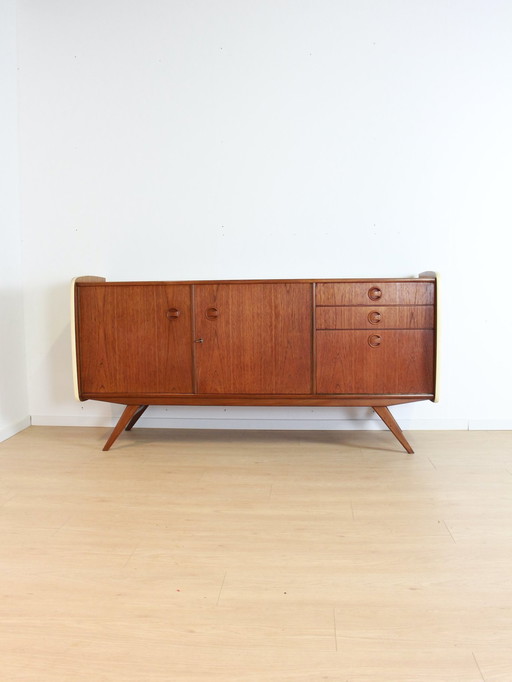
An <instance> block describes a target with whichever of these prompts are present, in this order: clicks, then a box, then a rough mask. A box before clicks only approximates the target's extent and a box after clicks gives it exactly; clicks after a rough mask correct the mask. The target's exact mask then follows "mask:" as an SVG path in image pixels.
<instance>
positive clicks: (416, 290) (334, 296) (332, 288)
mask: <svg viewBox="0 0 512 682" xmlns="http://www.w3.org/2000/svg"><path fill="white" fill-rule="evenodd" d="M372 289H379V290H380V291H381V292H382V296H381V297H380V298H379V299H378V301H377V305H379V306H383V305H433V304H434V284H433V283H432V282H424V281H421V280H416V281H401V282H400V281H397V282H386V281H376V282H361V281H360V282H344V283H336V282H323V283H318V284H317V286H316V305H319V306H320V305H372V304H373V305H375V304H376V301H374V300H372V299H371V298H370V296H369V293H370V292H371V291H372Z"/></svg>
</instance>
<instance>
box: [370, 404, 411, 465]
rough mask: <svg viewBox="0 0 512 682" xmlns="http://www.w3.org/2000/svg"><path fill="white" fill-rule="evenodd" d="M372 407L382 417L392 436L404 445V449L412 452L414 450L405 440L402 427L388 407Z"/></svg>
mask: <svg viewBox="0 0 512 682" xmlns="http://www.w3.org/2000/svg"><path fill="white" fill-rule="evenodd" d="M373 409H374V410H375V412H376V413H377V414H378V415H379V417H380V418H381V419H382V421H383V422H384V424H386V426H387V427H388V429H389V430H390V431H391V433H392V434H393V435H394V437H395V438H396V439H397V440H398V441H400V443H401V444H402V445H403V446H404V448H405V449H406V451H407V452H408V453H409V454H410V455H412V454H414V450H413V449H412V448H411V446H410V445H409V443H408V442H407V438H406V437H405V436H404V434H403V431H402V429H401V428H400V427H399V426H398V424H397V422H396V420H395V418H394V417H393V415H392V414H391V412H390V411H389V408H387V407H374V408H373Z"/></svg>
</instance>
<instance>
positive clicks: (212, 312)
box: [206, 308, 219, 320]
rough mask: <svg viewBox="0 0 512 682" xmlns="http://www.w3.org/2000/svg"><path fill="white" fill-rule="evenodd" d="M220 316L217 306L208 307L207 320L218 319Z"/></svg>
mask: <svg viewBox="0 0 512 682" xmlns="http://www.w3.org/2000/svg"><path fill="white" fill-rule="evenodd" d="M218 317H219V311H218V310H217V308H208V309H207V310H206V319H207V320H216V319H217V318H218Z"/></svg>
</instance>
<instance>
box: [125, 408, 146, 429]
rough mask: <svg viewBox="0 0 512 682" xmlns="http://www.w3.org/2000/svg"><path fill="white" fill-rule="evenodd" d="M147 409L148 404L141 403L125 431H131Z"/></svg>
mask: <svg viewBox="0 0 512 682" xmlns="http://www.w3.org/2000/svg"><path fill="white" fill-rule="evenodd" d="M147 409H148V406H147V405H140V407H139V408H138V410H137V412H136V413H135V414H134V415H133V417H132V418H131V419H130V421H129V422H128V426H127V427H126V428H125V431H131V430H132V429H133V427H134V426H135V424H136V423H137V422H138V421H139V419H140V418H141V417H142V415H143V414H144V412H145V411H146V410H147Z"/></svg>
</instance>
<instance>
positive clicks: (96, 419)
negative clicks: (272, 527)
mask: <svg viewBox="0 0 512 682" xmlns="http://www.w3.org/2000/svg"><path fill="white" fill-rule="evenodd" d="M116 421H117V420H116V418H115V417H112V418H110V417H106V416H105V415H103V416H86V415H83V416H80V415H76V416H62V417H55V416H46V415H33V416H32V424H33V425H34V426H97V427H104V428H112V427H113V426H114V424H115V423H116ZM398 421H399V424H400V426H401V428H402V429H403V430H404V431H432V430H433V431H437V430H439V431H441V430H442V431H445V430H453V431H461V430H462V431H465V430H467V429H468V420H467V419H399V420H398ZM486 423H487V422H486ZM499 423H502V422H499ZM139 427H141V428H146V429H148V428H149V429H233V430H243V429H245V430H248V431H249V430H268V431H295V430H296V431H368V430H385V429H387V427H386V426H385V425H384V423H383V422H382V421H381V420H380V419H379V418H378V417H377V416H376V417H375V418H371V419H321V418H318V419H298V418H293V419H283V418H280V419H279V418H276V419H269V418H265V419H233V418H225V419H222V418H198V417H190V418H186V417H177V418H173V417H151V416H144V417H142V418H141V419H140V421H139V422H138V423H137V427H136V428H139ZM472 428H512V426H509V427H505V426H502V427H498V426H495V427H491V426H490V427H485V426H482V427H472Z"/></svg>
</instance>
